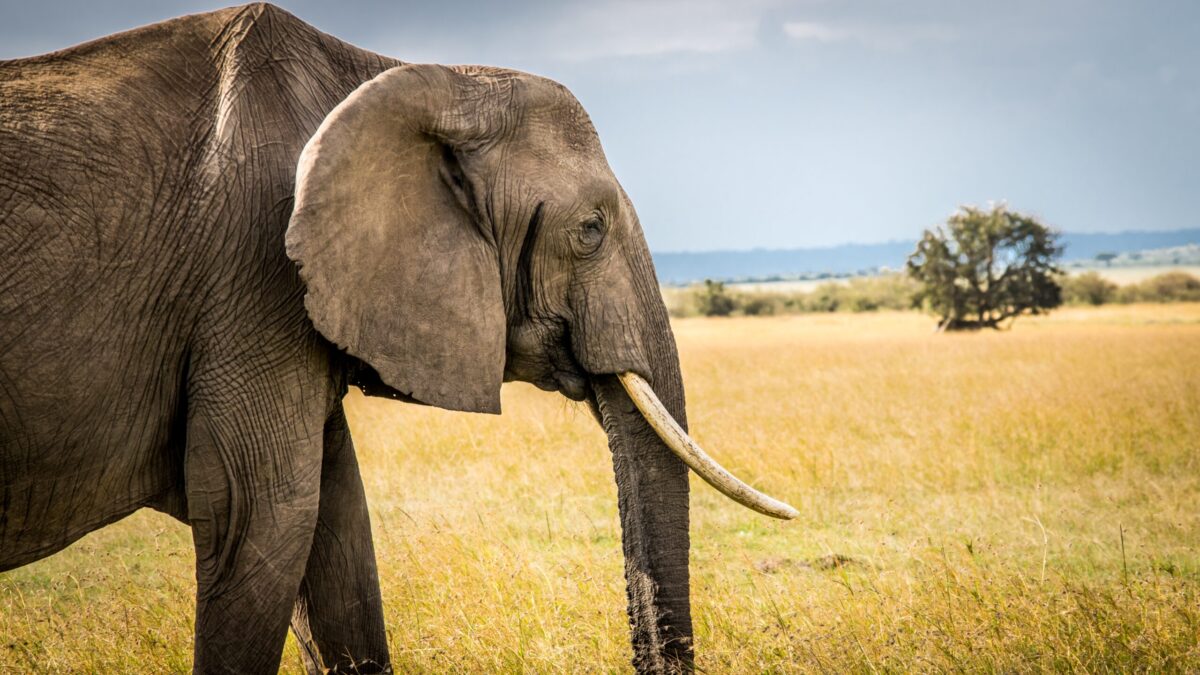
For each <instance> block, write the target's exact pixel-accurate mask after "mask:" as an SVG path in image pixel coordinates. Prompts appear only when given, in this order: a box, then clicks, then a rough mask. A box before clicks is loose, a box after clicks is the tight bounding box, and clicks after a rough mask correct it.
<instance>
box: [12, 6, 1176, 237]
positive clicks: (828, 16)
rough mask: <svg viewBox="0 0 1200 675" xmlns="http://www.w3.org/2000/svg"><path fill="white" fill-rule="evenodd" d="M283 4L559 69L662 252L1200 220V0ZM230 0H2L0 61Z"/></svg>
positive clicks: (454, 54) (427, 53) (331, 19)
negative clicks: (955, 227) (1027, 215)
mask: <svg viewBox="0 0 1200 675" xmlns="http://www.w3.org/2000/svg"><path fill="white" fill-rule="evenodd" d="M277 4H279V5H281V6H283V7H285V8H287V9H288V10H289V11H291V12H293V13H294V14H296V15H298V16H299V17H301V18H302V19H305V20H306V21H308V22H309V23H312V24H314V25H316V26H317V27H318V28H321V29H322V30H325V31H326V32H329V33H332V34H334V35H337V36H338V37H340V38H342V39H344V40H347V41H350V42H353V43H355V44H358V45H360V46H362V47H366V48H368V49H372V50H375V51H378V52H381V53H385V54H388V55H391V56H395V57H397V58H400V59H404V60H409V61H432V62H440V63H486V64H491V65H499V66H509V67H514V68H519V69H522V70H527V71H531V72H534V73H538V74H541V75H546V76H549V77H553V78H555V79H557V80H559V81H561V82H563V83H564V84H566V85H567V86H568V87H570V88H571V90H572V91H574V92H575V95H576V96H577V97H578V98H579V99H580V100H581V101H582V102H583V104H584V106H585V107H586V108H587V109H588V111H589V112H590V113H591V115H592V118H593V121H594V122H595V124H596V127H597V129H598V130H599V131H600V137H601V139H602V140H603V142H604V145H605V150H606V152H607V154H608V159H609V162H610V164H612V166H613V168H614V170H615V171H616V173H617V177H618V178H619V179H620V180H621V182H622V184H623V185H624V186H625V188H626V190H627V191H628V192H629V194H630V196H631V197H632V198H633V199H634V203H635V204H636V205H637V207H638V211H639V214H640V215H641V219H642V223H643V226H644V227H645V229H646V234H647V238H648V240H649V242H650V246H651V248H652V249H654V250H657V251H679V250H711V249H726V248H734V249H746V248H754V247H766V248H779V247H803V246H823V245H832V244H838V243H844V242H877V241H885V240H890V239H908V238H915V237H916V236H918V235H919V233H920V231H921V230H922V229H923V228H924V227H927V226H929V225H931V224H934V223H936V222H938V221H940V220H942V219H944V218H945V217H946V216H947V215H949V214H950V213H951V212H952V211H953V210H954V209H955V207H956V206H957V205H959V204H963V203H972V204H983V203H986V202H988V201H992V200H996V201H999V200H1004V201H1007V202H1008V203H1009V205H1010V206H1011V207H1012V208H1014V209H1017V210H1022V211H1028V212H1032V213H1035V214H1037V215H1039V216H1041V217H1042V218H1043V219H1044V220H1045V221H1046V222H1048V223H1050V224H1052V225H1054V226H1056V227H1058V228H1060V229H1064V230H1070V231H1076V232H1104V231H1119V230H1139V229H1177V228H1184V227H1200V217H1197V216H1196V208H1195V207H1194V204H1193V202H1194V197H1193V195H1194V193H1195V192H1196V189H1197V187H1200V71H1198V68H1200V3H1198V2H1166V1H1164V2H1151V1H1146V2H1133V1H1129V2H1112V1H1107V0H1096V1H1092V2H1085V1H1082V0H1043V1H1040V2H1027V1H1025V0H1013V1H1008V2H967V1H961V0H960V1H954V0H907V1H896V0H863V1H852V0H845V1H837V0H797V1H786V0H744V1H742V2H716V1H710V0H693V1H687V2H685V1H679V0H664V1H653V0H651V1H643V2H633V1H630V0H593V1H592V2H586V3H577V4H574V3H550V2H537V1H531V2H487V3H481V2H456V1H453V0H442V1H440V2H429V3H420V4H418V3H407V2H338V3H333V2H323V3H322V2H313V1H309V0H295V1H289V0H282V1H281V2H278V3H277ZM220 6H222V5H221V3H218V2H203V1H192V0H187V1H178V2H172V1H161V0H160V1H157V2H152V1H149V0H138V1H134V2H125V3H98V2H84V1H78V0H76V1H71V2H52V1H47V2H41V3H33V2H19V3H18V2H11V1H10V0H2V1H0V58H12V57H17V56H22V55H29V54H35V53H40V52H44V51H50V50H53V49H56V48H60V47H64V46H67V45H70V44H74V43H77V42H80V41H83V40H86V39H90V38H93V37H98V36H100V35H104V34H107V33H111V32H114V31H117V30H121V29H125V28H129V27H133V26H136V25H140V24H144V23H149V22H153V21H156V20H160V19H164V18H168V17H171V16H175V15H179V14H185V13H190V12H196V11H204V10H207V9H213V8H217V7H220Z"/></svg>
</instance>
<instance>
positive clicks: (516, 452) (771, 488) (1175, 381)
mask: <svg viewBox="0 0 1200 675" xmlns="http://www.w3.org/2000/svg"><path fill="white" fill-rule="evenodd" d="M932 327H933V320H932V319H930V318H929V317H925V316H921V315H918V314H832V315H807V316H793V317H780V318H747V319H688V320H682V321H679V322H677V323H676V333H677V337H678V340H679V344H680V350H681V352H682V358H683V366H684V378H685V382H686V383H687V385H688V395H689V411H690V416H691V422H692V428H693V430H694V432H695V436H696V437H697V439H698V440H699V441H700V442H701V443H702V444H703V445H705V446H706V447H707V448H708V449H709V451H710V452H711V453H712V454H714V455H715V456H717V457H718V458H719V459H720V460H721V461H723V462H724V463H725V464H726V465H727V466H728V467H729V468H731V469H732V470H734V471H735V472H736V473H738V474H739V475H741V476H743V477H745V478H746V479H748V480H749V482H751V483H753V484H755V485H756V486H758V487H761V488H762V489H764V490H765V491H767V492H769V493H771V494H774V495H777V496H779V497H781V498H783V499H785V500H787V501H790V502H791V503H792V504H794V505H795V506H797V507H798V508H799V509H800V511H801V512H802V514H803V515H802V516H801V517H800V518H799V519H798V520H797V521H794V522H791V523H780V522H777V521H771V520H769V519H767V518H764V517H761V516H758V515H756V514H753V513H751V512H749V511H747V510H745V509H743V508H741V507H738V506H736V505H734V504H732V503H731V502H729V501H728V500H725V499H724V498H723V497H721V496H720V495H718V494H716V493H715V492H714V491H713V490H712V489H710V488H709V487H708V486H706V485H704V484H703V483H701V482H699V481H693V499H692V504H693V524H692V536H693V553H692V574H693V590H692V598H693V603H694V614H695V625H696V637H697V649H698V654H699V666H700V667H701V668H702V669H703V670H705V671H707V672H810V671H825V672H845V671H859V672H866V671H872V672H873V671H900V670H920V671H930V670H934V671H954V670H967V671H1004V672H1013V671H1043V670H1067V671H1078V672H1084V671H1087V672H1104V671H1146V672H1163V671H1196V670H1198V669H1200V551H1198V550H1197V547H1198V546H1200V509H1198V506H1200V305H1170V306H1112V307H1104V308H1100V309H1086V310H1084V309H1071V310H1063V311H1059V312H1056V313H1055V314H1053V315H1051V316H1050V317H1047V318H1037V319H1023V320H1021V321H1018V322H1017V324H1016V326H1015V328H1014V330H1012V331H1011V332H1007V333H981V334H970V335H938V334H934V333H933V332H932V330H931V329H932ZM504 407H505V410H506V412H505V415H504V416H503V417H486V416H469V415H462V414H453V413H447V412H444V411H439V410H430V409H422V408H417V407H411V406H404V405H401V404H396V403H392V402H388V401H382V400H374V399H370V400H368V399H364V398H362V397H360V396H358V395H352V396H351V397H350V400H349V405H348V409H349V412H350V418H351V424H352V427H353V430H354V434H355V438H356V440H357V443H358V447H359V453H360V457H361V462H362V465H363V470H364V472H365V474H366V476H365V480H366V485H367V492H368V497H369V499H370V501H371V506H372V513H373V517H374V527H375V535H376V541H377V548H378V556H379V562H380V569H381V576H382V583H383V594H384V603H385V609H386V612H387V618H388V630H389V634H390V639H391V643H392V656H393V659H394V660H395V662H396V670H397V671H398V672H491V671H502V672H516V671H528V672H554V671H600V672H610V671H618V670H621V669H624V668H626V664H627V663H628V658H629V648H628V644H627V634H626V619H625V614H624V606H625V598H624V591H623V582H622V578H621V570H622V566H621V556H620V544H619V537H620V532H619V528H618V525H617V516H616V506H615V488H614V486H613V483H612V471H611V468H610V464H609V457H608V452H607V450H606V449H605V442H604V438H603V436H602V434H601V433H600V431H599V430H598V429H597V428H596V425H595V423H594V422H593V421H592V419H591V417H590V415H589V414H588V413H587V412H586V410H584V409H582V408H579V407H578V406H575V405H572V404H568V403H566V402H565V400H564V399H561V398H559V397H556V396H553V395H549V394H544V393H542V392H538V391H536V390H534V389H532V388H530V387H526V386H511V387H506V390H505V392H504ZM843 561H844V562H843ZM839 562H841V563H842V564H837V563H839ZM193 590H194V587H193V582H192V557H191V552H190V536H189V534H188V531H187V530H186V529H185V528H184V527H183V526H181V525H179V524H177V523H175V522H174V521H171V520H170V519H168V518H166V517H163V516H160V515H157V514H153V513H149V512H143V513H139V514H137V515H136V516H134V517H133V518H130V519H128V520H126V521H124V522H122V523H119V524H117V525H114V526H112V527H109V528H107V529H105V530H103V531H101V532H98V533H95V534H93V535H91V536H89V537H87V538H86V539H84V540H83V541H82V542H80V543H78V544H76V545H75V546H73V547H71V548H70V549H68V550H67V551H65V552H63V553H61V554H59V555H56V556H54V557H52V558H50V559H48V560H44V561H41V562H39V563H36V564H34V565H30V566H28V567H25V568H22V569H20V570H16V571H13V572H10V573H7V574H5V575H3V576H0V671H5V672H6V671H9V670H11V671H13V672H18V671H19V672H27V671H31V670H32V671H56V672H57V671H84V672H121V671H128V672H164V671H183V670H187V669H188V668H189V661H190V635H191V622H192V611H193V610H192V593H193ZM284 667H285V669H286V670H288V671H289V672H292V671H297V670H299V659H298V656H297V654H296V652H295V650H294V648H293V647H291V646H289V651H288V652H287V654H285V657H284Z"/></svg>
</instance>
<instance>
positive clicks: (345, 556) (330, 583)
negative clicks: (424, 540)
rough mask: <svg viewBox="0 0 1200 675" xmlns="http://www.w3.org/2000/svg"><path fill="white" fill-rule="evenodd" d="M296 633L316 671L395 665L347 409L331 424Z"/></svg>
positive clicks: (378, 668)
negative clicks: (390, 649)
mask: <svg viewBox="0 0 1200 675" xmlns="http://www.w3.org/2000/svg"><path fill="white" fill-rule="evenodd" d="M292 630H293V631H294V632H295V633H296V637H297V638H298V640H299V642H300V646H301V651H302V653H303V654H304V660H305V665H306V666H307V668H308V671H309V672H310V673H324V672H334V673H377V672H383V671H384V670H385V669H386V668H387V666H388V664H389V663H390V660H389V658H388V647H387V635H386V633H385V632H384V624H383V602H382V600H381V598H380V593H379V575H378V572H377V570H376V568H375V548H374V545H373V544H372V542H371V521H370V517H369V515H368V514H367V501H366V496H365V495H364V494H363V486H362V478H361V477H360V476H359V472H358V460H357V458H356V457H355V455H354V444H353V443H352V442H351V440H350V432H349V429H348V428H347V426H346V417H345V415H344V414H343V412H342V407H341V404H339V405H338V406H337V409H336V410H335V411H334V413H333V414H332V415H331V416H330V418H329V420H328V421H326V423H325V457H324V461H323V463H322V467H321V505H320V511H319V512H318V516H317V527H316V532H315V534H314V537H313V544H312V552H311V553H310V554H309V556H308V567H307V569H306V570H305V572H304V580H303V581H302V582H301V584H300V596H299V598H298V599H297V600H296V609H295V612H294V614H293V616H292Z"/></svg>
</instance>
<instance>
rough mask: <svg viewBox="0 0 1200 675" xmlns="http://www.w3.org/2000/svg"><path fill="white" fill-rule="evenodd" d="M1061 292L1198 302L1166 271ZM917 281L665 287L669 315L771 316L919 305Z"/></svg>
mask: <svg viewBox="0 0 1200 675" xmlns="http://www.w3.org/2000/svg"><path fill="white" fill-rule="evenodd" d="M1057 281H1058V283H1059V284H1060V285H1061V286H1062V297H1063V301H1064V302H1065V303H1066V304H1070V305H1105V304H1112V303H1121V304H1127V303H1134V302H1200V279H1197V278H1196V277H1194V276H1192V275H1191V274H1187V273H1186V272H1165V273H1163V274H1159V275H1156V276H1153V277H1150V278H1148V279H1144V280H1142V281H1139V282H1136V283H1132V284H1127V285H1124V286H1118V285H1117V284H1115V283H1113V282H1112V281H1109V280H1108V279H1106V278H1104V277H1103V276H1101V275H1100V274H1098V273H1096V272H1084V273H1083V274H1077V275H1071V276H1062V277H1059V278H1058V280H1057ZM920 290H921V285H920V284H919V283H918V282H916V281H915V280H913V279H912V278H911V277H909V276H908V275H906V274H885V275H880V276H874V277H856V278H853V279H850V280H848V281H846V282H844V283H837V282H828V283H823V284H820V285H818V286H816V287H815V288H813V289H811V290H807V291H740V290H736V289H731V288H729V287H728V286H726V285H725V284H724V283H722V282H719V281H711V280H708V281H705V282H704V283H703V284H697V285H695V286H688V287H684V288H664V289H663V296H664V298H665V300H666V303H667V310H668V311H669V312H670V314H671V316H674V317H687V316H772V315H783V314H808V313H821V312H873V311H877V310H907V309H920V308H921V304H922V303H921V301H920V300H919V292H920Z"/></svg>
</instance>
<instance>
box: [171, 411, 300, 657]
mask: <svg viewBox="0 0 1200 675" xmlns="http://www.w3.org/2000/svg"><path fill="white" fill-rule="evenodd" d="M269 404H270V402H269V401H265V400H264V401H261V402H260V403H259V405H263V406H267V405H269ZM219 410H221V412H225V411H228V410H234V411H236V414H229V413H226V414H224V415H218V414H215V413H213V412H210V411H208V410H201V411H197V412H195V413H192V412H189V421H188V449H187V458H186V462H185V480H186V482H187V497H188V519H189V522H190V523H191V525H192V534H193V537H194V539H195V547H196V580H197V598H196V644H195V662H194V665H193V668H194V671H195V672H197V673H275V672H277V671H278V669H279V661H280V657H281V654H282V652H283V643H284V639H285V638H286V637H287V628H288V622H289V619H290V617H291V612H292V606H293V604H294V601H295V598H296V594H297V592H298V590H299V587H300V580H301V577H302V576H303V575H304V568H305V565H306V563H307V560H308V553H309V550H310V548H311V546H312V538H313V530H314V527H315V525H316V520H317V509H318V489H319V481H320V468H321V454H320V437H319V436H316V437H315V438H311V439H304V438H297V437H296V435H295V432H294V429H295V428H296V427H297V426H299V427H304V426H307V425H304V424H303V423H302V422H303V421H302V420H299V419H289V418H287V416H285V415H275V414H272V413H271V412H270V411H268V410H255V408H254V407H253V404H250V405H248V406H247V407H245V408H240V409H239V408H230V407H226V406H221V407H220V408H219ZM321 417H322V415H321V414H320V413H319V412H318V413H317V415H316V416H315V418H316V419H317V420H319V419H321ZM298 423H299V424H298ZM312 426H314V427H316V428H317V429H318V433H319V427H320V423H319V422H316V423H315V424H313V425H312Z"/></svg>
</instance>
